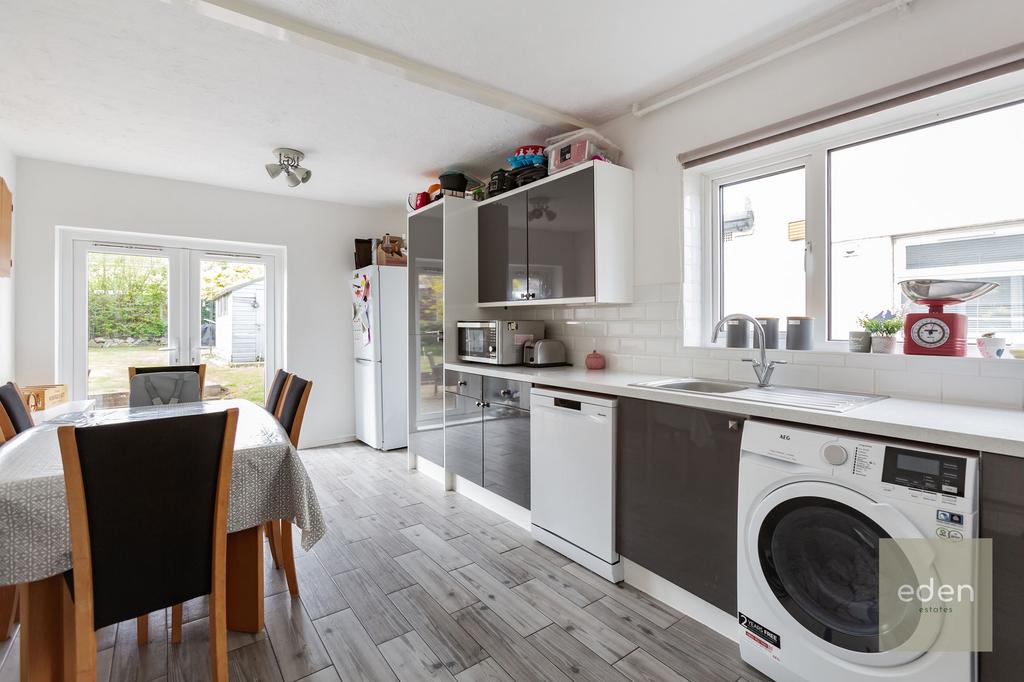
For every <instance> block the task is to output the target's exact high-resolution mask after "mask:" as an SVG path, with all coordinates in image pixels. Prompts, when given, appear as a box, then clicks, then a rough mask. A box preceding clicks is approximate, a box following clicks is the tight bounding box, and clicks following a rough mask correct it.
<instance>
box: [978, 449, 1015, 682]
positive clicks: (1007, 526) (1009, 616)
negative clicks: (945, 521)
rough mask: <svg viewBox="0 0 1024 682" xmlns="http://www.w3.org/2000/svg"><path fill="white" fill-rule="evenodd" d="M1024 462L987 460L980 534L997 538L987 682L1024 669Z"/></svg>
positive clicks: (982, 659) (982, 663)
mask: <svg viewBox="0 0 1024 682" xmlns="http://www.w3.org/2000/svg"><path fill="white" fill-rule="evenodd" d="M1022 490H1024V459H1020V458H1018V457H1009V456H1007V455H994V454H990V453H983V454H982V456H981V524H980V526H981V527H980V531H981V532H980V536H981V537H983V538H992V595H993V600H992V601H993V604H992V651H991V652H983V653H981V654H979V660H978V666H979V672H980V679H981V680H982V681H983V682H997V681H998V680H1015V679H1019V678H1020V674H1021V673H1020V671H1021V670H1022V669H1024V649H1022V648H1021V646H1020V641H1019V640H1020V614H1021V613H1022V612H1024V581H1022V580H1021V577H1020V570H1021V568H1020V567H1021V566H1024V495H1022V494H1021V491H1022Z"/></svg>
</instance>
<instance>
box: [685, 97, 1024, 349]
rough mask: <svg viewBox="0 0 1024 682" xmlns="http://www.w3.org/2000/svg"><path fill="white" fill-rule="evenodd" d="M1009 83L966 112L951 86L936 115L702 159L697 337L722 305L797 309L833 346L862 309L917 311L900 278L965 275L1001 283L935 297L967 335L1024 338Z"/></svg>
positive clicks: (1022, 247)
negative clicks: (952, 301)
mask: <svg viewBox="0 0 1024 682" xmlns="http://www.w3.org/2000/svg"><path fill="white" fill-rule="evenodd" d="M1021 91H1022V89H1021V88H1019V87H1018V88H1017V89H1016V90H1015V92H1016V93H1017V94H1016V97H1017V98H1018V101H1013V102H1011V103H1008V104H1006V103H1005V102H1006V101H1007V98H1008V95H1006V94H1002V95H1001V97H1002V102H999V101H997V100H996V101H994V100H993V98H989V99H987V100H985V101H984V103H978V102H980V100H977V99H976V100H975V104H974V105H973V106H974V108H973V109H971V108H970V105H969V104H966V103H965V102H966V97H967V95H966V94H959V95H958V97H959V100H954V102H955V106H949V105H948V104H947V105H946V108H945V109H944V110H942V113H941V115H939V114H936V111H937V109H936V107H937V106H938V104H937V103H934V102H933V103H928V102H923V103H918V106H917V107H916V108H915V109H914V110H913V111H911V110H907V111H902V110H899V111H897V110H893V111H890V112H886V114H885V116H884V117H883V118H884V120H883V119H882V118H877V119H871V120H869V121H868V122H864V121H860V122H856V126H859V131H858V129H857V128H855V127H854V125H851V123H849V122H847V123H844V124H842V125H841V126H839V127H837V129H836V130H832V131H816V132H815V133H812V134H810V135H808V136H806V137H805V138H804V139H801V140H790V141H787V142H786V143H781V144H777V145H775V146H773V147H768V148H765V149H764V150H759V151H757V152H745V153H743V154H742V155H738V156H737V157H736V158H735V159H730V160H727V161H720V162H715V163H712V164H708V166H707V167H704V168H701V169H700V171H699V172H700V173H702V174H703V183H702V185H701V186H702V189H701V190H697V191H699V192H701V193H702V194H698V195H696V196H698V197H702V198H699V199H697V201H696V202H695V203H700V204H701V205H703V206H708V207H709V209H710V210H706V211H702V214H703V215H704V216H705V217H704V220H705V222H704V228H703V233H702V236H701V239H702V240H704V243H705V244H708V243H710V248H705V249H702V252H703V254H704V264H705V265H704V266H705V267H706V268H707V270H706V272H707V273H709V274H707V275H705V279H704V285H705V286H710V287H711V289H712V290H711V292H710V294H711V295H710V297H709V302H708V303H707V304H706V307H705V308H704V313H703V315H702V317H703V318H708V317H710V318H713V319H702V320H701V322H702V324H701V325H700V327H701V328H702V329H703V330H704V336H703V340H704V341H705V342H706V341H707V340H708V339H709V332H710V326H711V324H713V323H714V322H715V321H716V320H717V319H718V318H720V317H721V316H722V315H723V314H726V313H747V314H750V315H754V316H758V317H762V316H763V317H768V316H771V317H779V318H784V317H786V316H800V315H808V316H811V317H814V318H816V319H817V320H818V323H817V324H816V325H815V333H816V336H817V342H818V345H819V347H823V348H827V347H829V346H828V342H830V341H832V342H836V343H835V349H837V350H838V349H840V348H844V347H845V340H846V338H847V335H848V333H849V332H850V331H852V330H854V329H857V328H858V325H857V319H858V318H859V317H861V316H864V315H867V316H869V317H870V316H873V315H875V314H877V313H879V312H881V311H884V310H890V309H897V308H903V309H905V310H906V311H907V312H915V311H921V310H924V308H923V307H921V306H919V305H916V304H912V303H911V302H910V301H908V300H906V298H905V297H904V296H903V294H902V292H901V290H900V287H899V283H900V282H901V281H903V280H906V279H965V280H984V281H992V282H996V283H998V284H999V285H1000V286H999V288H998V289H996V290H995V291H993V292H991V293H989V294H987V295H986V296H984V297H982V298H979V299H975V300H974V301H970V302H968V303H966V304H961V305H958V306H955V307H950V308H948V309H949V310H950V311H955V312H963V313H965V314H966V315H967V316H968V338H969V340H972V339H973V338H975V337H976V336H978V335H980V334H983V333H986V332H996V333H998V334H999V335H1000V336H1005V337H1007V338H1008V339H1009V340H1010V341H1011V342H1015V343H1018V344H1019V343H1024V192H1022V191H1021V190H1020V187H1021V186H1022V184H1024V166H1022V165H1021V161H1020V159H1022V158H1024V102H1022V101H1020V100H1019V98H1020V94H1019V93H1020V92H1021ZM1003 92H1004V93H1005V90H1004V91H1003ZM926 106H927V107H930V109H929V108H926ZM983 106H986V107H987V108H982V107H983ZM979 109H980V110H979ZM879 121H882V123H881V124H880V123H879ZM868 125H870V126H871V132H870V133H866V132H864V131H865V130H867V126H868ZM758 154H759V155H760V158H758V157H757V155H758ZM726 164H728V165H726ZM687 172H691V171H687ZM698 184H699V183H698ZM698 184H694V183H689V184H686V187H688V188H690V189H688V190H687V196H695V195H694V194H692V193H691V192H693V191H694V189H693V188H694V187H696V186H698ZM684 239H686V237H684ZM707 240H710V242H708V241H707ZM705 298H707V297H705ZM709 313H710V314H709ZM691 321H693V319H692V318H691ZM781 328H782V329H785V326H784V325H782V326H781Z"/></svg>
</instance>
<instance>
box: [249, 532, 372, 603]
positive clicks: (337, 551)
mask: <svg viewBox="0 0 1024 682" xmlns="http://www.w3.org/2000/svg"><path fill="white" fill-rule="evenodd" d="M312 554H313V555H315V556H316V558H317V559H319V560H320V563H321V564H322V565H323V567H324V570H325V571H327V574H328V575H334V574H336V573H344V572H345V571H351V570H352V569H353V568H356V562H355V560H354V559H353V558H352V552H350V551H349V548H348V542H346V541H345V540H344V539H343V538H341V537H340V536H339V535H338V534H337V533H335V532H333V531H331V530H328V531H327V533H325V534H324V536H323V537H322V538H320V542H318V543H316V544H315V545H313V550H312ZM264 570H266V567H264ZM296 571H298V565H296ZM300 591H301V588H300Z"/></svg>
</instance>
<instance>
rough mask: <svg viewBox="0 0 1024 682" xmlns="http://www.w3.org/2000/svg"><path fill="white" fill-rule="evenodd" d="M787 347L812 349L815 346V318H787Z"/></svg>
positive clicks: (791, 348) (790, 348)
mask: <svg viewBox="0 0 1024 682" xmlns="http://www.w3.org/2000/svg"><path fill="white" fill-rule="evenodd" d="M786 348H788V349H789V350H812V349H813V348H814V318H813V317H787V318H786Z"/></svg>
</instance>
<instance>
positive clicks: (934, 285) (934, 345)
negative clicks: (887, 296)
mask: <svg viewBox="0 0 1024 682" xmlns="http://www.w3.org/2000/svg"><path fill="white" fill-rule="evenodd" d="M998 286H999V285H998V284H996V283H995V282H968V281H963V280H948V279H910V280H907V281H905V282H900V288H901V289H902V290H903V294H904V295H905V296H906V297H907V298H909V299H910V300H911V301H913V302H914V303H917V304H920V305H925V306H928V312H926V313H910V314H908V315H907V319H906V323H905V324H904V327H903V352H904V353H906V354H908V355H957V356H963V355H966V354H967V316H966V315H963V314H961V313H947V312H946V311H945V307H946V306H947V305H956V304H958V303H964V302H965V301H971V300H974V299H976V298H978V297H979V296H984V295H985V294H987V293H989V292H990V291H992V290H993V289H995V288H997V287H998Z"/></svg>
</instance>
